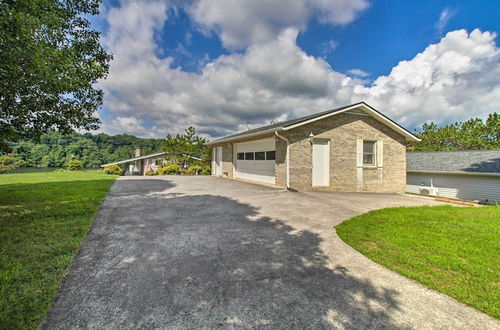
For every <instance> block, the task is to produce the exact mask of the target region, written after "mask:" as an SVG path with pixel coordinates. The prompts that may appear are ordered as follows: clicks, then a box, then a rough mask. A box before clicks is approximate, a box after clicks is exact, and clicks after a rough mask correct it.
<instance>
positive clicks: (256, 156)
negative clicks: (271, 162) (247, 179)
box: [255, 151, 266, 160]
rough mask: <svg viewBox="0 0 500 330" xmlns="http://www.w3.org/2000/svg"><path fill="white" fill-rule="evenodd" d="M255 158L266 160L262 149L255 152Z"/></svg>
mask: <svg viewBox="0 0 500 330" xmlns="http://www.w3.org/2000/svg"><path fill="white" fill-rule="evenodd" d="M255 160H266V153H265V152H264V151H257V152H255Z"/></svg>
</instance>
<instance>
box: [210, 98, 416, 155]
mask: <svg viewBox="0 0 500 330" xmlns="http://www.w3.org/2000/svg"><path fill="white" fill-rule="evenodd" d="M359 108H362V109H363V110H364V111H365V112H367V113H368V114H369V115H371V116H372V117H373V118H375V119H376V120H378V121H380V122H381V123H383V124H385V125H387V126H389V127H391V128H392V129H393V130H395V131H396V132H398V133H400V134H401V135H403V136H404V137H405V139H406V140H407V141H421V140H420V139H419V138H418V137H416V136H415V135H413V134H412V133H410V132H409V131H408V130H406V129H405V128H403V127H402V126H400V125H399V124H397V123H396V122H394V121H392V120H391V119H389V118H388V117H386V116H384V115H383V114H381V113H380V112H378V111H377V110H375V109H374V108H372V107H371V106H369V105H368V104H366V103H364V102H360V103H356V104H353V105H351V106H349V107H347V108H344V109H342V110H339V111H334V112H331V113H327V114H324V115H322V116H319V117H315V118H311V119H309V120H305V121H302V122H299V123H295V124H291V125H289V126H280V127H274V128H271V129H268V130H265V131H259V132H255V133H249V134H242V135H239V136H235V137H227V138H222V139H219V140H215V141H213V142H208V143H207V144H206V145H207V146H211V145H214V144H220V143H225V142H232V141H237V140H243V139H246V138H249V137H253V136H258V135H265V134H269V133H274V132H276V131H288V130H291V129H294V128H297V127H299V126H302V125H307V124H309V123H312V122H315V121H317V120H321V119H325V118H328V117H331V116H335V115H338V114H339V113H343V112H346V111H349V110H354V109H359Z"/></svg>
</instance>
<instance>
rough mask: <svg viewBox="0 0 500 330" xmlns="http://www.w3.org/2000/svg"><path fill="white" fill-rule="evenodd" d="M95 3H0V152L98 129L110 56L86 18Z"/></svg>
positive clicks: (89, 0)
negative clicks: (44, 137)
mask: <svg viewBox="0 0 500 330" xmlns="http://www.w3.org/2000/svg"><path fill="white" fill-rule="evenodd" d="M99 4H100V1H99V0H78V1H77V0H2V1H0V151H2V150H3V151H6V150H8V149H9V145H8V143H7V142H8V141H15V140H19V139H26V138H35V139H36V138H38V137H39V136H40V135H41V134H42V133H44V132H48V131H52V130H58V131H60V132H63V133H68V132H71V131H73V130H74V129H89V130H92V129H96V128H97V127H98V123H99V119H98V118H97V117H96V116H95V111H96V110H97V109H98V108H99V107H100V106H101V105H102V99H103V92H102V91H101V90H100V89H98V88H96V86H95V83H96V82H97V80H98V79H102V78H104V77H105V76H106V75H107V72H108V67H109V61H110V59H111V55H110V54H108V53H107V52H106V51H105V50H104V49H103V48H102V47H101V45H100V44H99V32H97V31H95V30H93V29H92V28H91V26H90V22H89V20H88V18H87V17H88V16H89V15H97V14H98V13H99Z"/></svg>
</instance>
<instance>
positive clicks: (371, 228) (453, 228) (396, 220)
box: [336, 206, 500, 319]
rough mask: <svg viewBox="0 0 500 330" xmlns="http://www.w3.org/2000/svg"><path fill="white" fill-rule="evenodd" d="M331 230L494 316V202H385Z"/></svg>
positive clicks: (497, 296)
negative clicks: (395, 204) (389, 205)
mask: <svg viewBox="0 0 500 330" xmlns="http://www.w3.org/2000/svg"><path fill="white" fill-rule="evenodd" d="M336 230H337V234H338V236H339V237H340V238H341V239H342V240H343V241H344V242H346V243H347V244H349V245H350V246H352V247H353V248H354V249H356V250H357V251H359V252H361V253H362V254H363V255H365V256H367V257H368V258H370V259H372V260H373V261H375V262H377V263H379V264H381V265H383V266H385V267H387V268H389V269H391V270H393V271H395V272H397V273H400V274H402V275H404V276H406V277H409V278H411V279H413V280H415V281H417V282H420V283H422V284H424V285H426V286H427V287H429V288H432V289H434V290H437V291H439V292H442V293H444V294H447V295H449V296H451V297H453V298H455V299H457V300H458V301H460V302H462V303H465V304H467V305H469V306H472V307H474V308H476V309H478V310H481V311H483V312H485V313H487V314H489V315H490V316H492V317H494V318H496V319H499V318H500V305H499V304H500V289H499V288H500V255H499V254H498V251H500V239H499V237H500V206H485V207H455V206H422V207H399V208H388V209H382V210H376V211H371V212H368V213H365V214H362V215H360V216H357V217H354V218H352V219H349V220H347V221H345V222H343V223H341V224H340V225H338V226H337V228H336Z"/></svg>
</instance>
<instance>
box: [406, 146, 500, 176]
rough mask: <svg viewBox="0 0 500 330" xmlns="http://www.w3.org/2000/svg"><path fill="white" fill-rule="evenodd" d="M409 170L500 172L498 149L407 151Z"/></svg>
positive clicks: (499, 153) (499, 152) (499, 151)
mask: <svg viewBox="0 0 500 330" xmlns="http://www.w3.org/2000/svg"><path fill="white" fill-rule="evenodd" d="M406 158H407V170H408V171H409V172H446V173H471V174H473V173H496V174H500V150H466V151H437V152H407V153H406Z"/></svg>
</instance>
